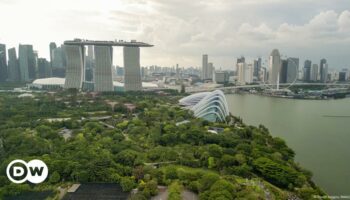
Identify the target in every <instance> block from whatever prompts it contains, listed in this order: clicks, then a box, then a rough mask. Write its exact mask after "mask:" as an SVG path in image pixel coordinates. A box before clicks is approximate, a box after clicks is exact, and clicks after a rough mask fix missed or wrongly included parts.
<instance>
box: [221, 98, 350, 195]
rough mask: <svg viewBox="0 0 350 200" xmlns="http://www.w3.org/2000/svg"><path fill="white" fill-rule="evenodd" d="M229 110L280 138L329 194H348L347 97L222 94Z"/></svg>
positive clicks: (349, 103) (349, 126)
mask: <svg viewBox="0 0 350 200" xmlns="http://www.w3.org/2000/svg"><path fill="white" fill-rule="evenodd" d="M226 98H227V101H228V105H229V109H230V112H231V113H232V114H233V115H235V116H240V117H241V118H243V122H245V123H247V124H251V125H259V124H263V125H264V126H266V127H267V128H268V129H269V130H270V132H271V134H272V135H273V136H278V137H281V138H283V139H284V140H285V141H286V142H287V144H288V146H290V147H291V148H292V149H293V150H294V151H295V153H296V161H297V162H299V163H300V164H301V165H302V166H303V167H304V168H306V169H308V170H310V171H312V173H313V174H314V175H313V180H314V181H315V182H316V184H317V185H319V186H320V187H321V188H323V189H324V190H325V191H326V192H327V193H328V194H330V195H349V194H350V187H349V185H350V170H349V169H350V160H349V157H350V156H349V142H350V117H349V116H350V98H346V99H339V100H325V101H317V100H295V99H283V98H272V97H266V96H258V95H252V94H242V95H238V94H228V95H226Z"/></svg>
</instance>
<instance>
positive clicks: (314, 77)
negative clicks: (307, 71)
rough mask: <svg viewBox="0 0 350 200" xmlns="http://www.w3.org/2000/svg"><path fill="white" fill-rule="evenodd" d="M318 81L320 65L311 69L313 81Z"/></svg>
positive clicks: (315, 65)
mask: <svg viewBox="0 0 350 200" xmlns="http://www.w3.org/2000/svg"><path fill="white" fill-rule="evenodd" d="M317 80H318V65H317V64H313V65H312V68H311V81H317Z"/></svg>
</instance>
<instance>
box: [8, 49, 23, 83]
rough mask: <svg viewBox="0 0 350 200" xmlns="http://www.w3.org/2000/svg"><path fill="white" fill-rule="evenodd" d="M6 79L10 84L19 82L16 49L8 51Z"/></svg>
mask: <svg viewBox="0 0 350 200" xmlns="http://www.w3.org/2000/svg"><path fill="white" fill-rule="evenodd" d="M8 56H9V61H8V79H9V81H11V82H19V81H20V80H21V79H20V71H19V62H18V59H17V53H16V48H15V47H13V48H10V49H8Z"/></svg>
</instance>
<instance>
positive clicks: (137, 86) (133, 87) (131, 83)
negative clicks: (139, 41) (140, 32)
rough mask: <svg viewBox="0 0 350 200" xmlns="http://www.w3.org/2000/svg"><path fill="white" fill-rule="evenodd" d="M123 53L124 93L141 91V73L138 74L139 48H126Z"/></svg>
mask: <svg viewBox="0 0 350 200" xmlns="http://www.w3.org/2000/svg"><path fill="white" fill-rule="evenodd" d="M123 51H124V70H125V76H124V77H125V78H124V87H125V91H138V90H142V82H141V72H140V48H139V47H128V46H125V47H124V48H123Z"/></svg>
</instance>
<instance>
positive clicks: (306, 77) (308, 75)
mask: <svg viewBox="0 0 350 200" xmlns="http://www.w3.org/2000/svg"><path fill="white" fill-rule="evenodd" d="M311 64H312V62H311V60H305V62H304V81H305V82H309V81H310V80H311Z"/></svg>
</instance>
